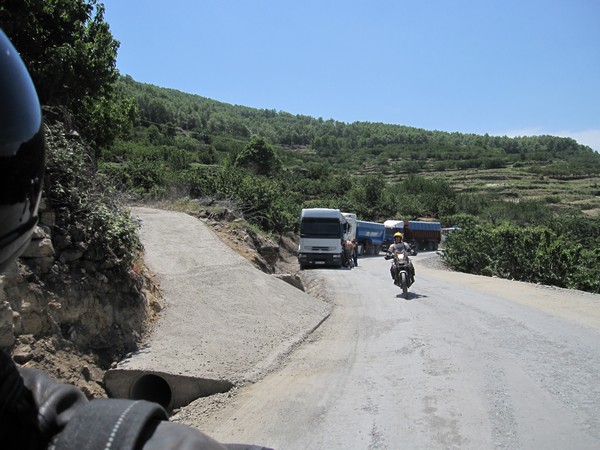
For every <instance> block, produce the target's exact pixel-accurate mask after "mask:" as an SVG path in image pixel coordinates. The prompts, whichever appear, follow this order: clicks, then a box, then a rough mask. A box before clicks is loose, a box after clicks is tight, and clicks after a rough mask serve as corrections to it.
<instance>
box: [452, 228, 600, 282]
mask: <svg viewBox="0 0 600 450" xmlns="http://www.w3.org/2000/svg"><path fill="white" fill-rule="evenodd" d="M442 257H443V259H444V261H445V262H446V264H448V266H450V267H451V268H452V269H454V270H458V271H462V272H468V273H474V274H478V275H486V276H497V277H500V278H508V279H512V280H519V281H527V282H532V283H541V284H546V285H552V286H558V287H564V288H569V289H578V290H582V291H587V292H593V293H600V219H596V220H595V221H591V220H589V219H586V218H583V217H573V216H568V217H564V218H562V219H561V218H555V219H554V222H553V223H552V224H547V225H539V226H527V227H519V226H515V225H510V224H503V225H499V226H490V225H486V224H474V223H470V224H468V225H467V226H463V227H461V229H460V230H458V231H455V232H453V233H452V234H450V236H448V239H447V240H446V242H445V247H444V252H443V255H442Z"/></svg>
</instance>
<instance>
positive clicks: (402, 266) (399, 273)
mask: <svg viewBox="0 0 600 450" xmlns="http://www.w3.org/2000/svg"><path fill="white" fill-rule="evenodd" d="M384 258H385V259H386V260H389V259H393V261H392V267H391V270H392V272H393V273H394V284H395V285H396V286H398V287H399V288H400V289H402V295H403V296H404V298H408V288H409V287H410V286H411V285H412V283H413V278H412V276H411V270H410V259H409V258H408V254H407V252H406V251H400V252H396V251H395V252H393V253H390V252H386V254H385V257H384Z"/></svg>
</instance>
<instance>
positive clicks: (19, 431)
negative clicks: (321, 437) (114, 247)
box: [0, 29, 263, 450]
mask: <svg viewBox="0 0 600 450" xmlns="http://www.w3.org/2000/svg"><path fill="white" fill-rule="evenodd" d="M43 127H44V125H43V120H42V114H41V109H40V105H39V102H38V97H37V94H36V91H35V87H34V85H33V82H32V81H31V78H30V76H29V73H28V72H27V69H26V68H25V65H24V64H23V62H22V60H21V58H20V57H19V54H18V53H17V51H16V50H15V48H14V47H13V46H12V44H11V43H10V41H9V40H8V38H7V36H6V35H5V34H4V32H3V31H2V29H0V274H2V272H4V271H5V270H6V269H7V268H8V267H9V266H10V265H12V264H14V263H15V260H16V259H17V258H18V257H19V255H20V254H21V253H22V252H23V250H24V249H25V248H27V246H28V244H29V242H30V240H31V236H32V233H33V230H34V228H35V227H36V225H37V222H38V207H39V203H40V198H41V194H42V183H43V177H44V161H45V159H44V158H45V152H46V148H45V142H44V128H43ZM4 350H8V349H0V447H2V448H3V449H6V450H12V449H28V450H29V449H45V448H53V449H55V450H60V449H68V450H71V449H73V450H75V449H82V448H86V449H106V448H109V447H110V448H115V449H131V450H133V449H134V448H135V449H141V450H147V449H174V448H177V449H185V450H188V449H215V450H217V449H219V450H226V449H228V448H229V449H260V448H263V447H260V446H245V445H236V444H221V443H219V442H217V441H215V440H214V439H212V438H210V437H209V436H207V435H205V434H203V433H202V432H200V431H198V430H197V429H195V428H192V427H189V426H186V425H183V424H180V423H175V422H169V421H168V415H167V413H166V411H165V410H164V409H163V408H162V406H160V405H159V404H158V403H153V402H149V401H145V400H127V399H114V398H113V399H95V400H92V401H88V399H87V398H86V396H85V395H84V393H83V391H81V390H79V389H78V388H76V387H75V386H73V385H70V384H62V383H56V382H54V381H52V380H51V379H50V378H49V377H48V376H47V375H46V374H45V373H43V372H41V371H39V370H35V369H29V368H22V367H18V366H17V365H16V364H15V362H14V361H13V360H12V358H11V357H10V356H9V354H8V352H5V351H4Z"/></svg>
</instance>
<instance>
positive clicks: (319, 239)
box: [298, 208, 349, 269]
mask: <svg viewBox="0 0 600 450" xmlns="http://www.w3.org/2000/svg"><path fill="white" fill-rule="evenodd" d="M348 231H349V225H348V220H347V219H346V217H345V216H344V215H343V214H342V213H341V212H340V210H339V209H329V208H305V209H303V210H302V213H301V215H300V244H299V245H298V263H299V264H300V269H305V268H307V267H315V266H336V267H341V266H342V261H343V258H342V253H343V247H342V242H343V239H344V235H345V234H347V233H348Z"/></svg>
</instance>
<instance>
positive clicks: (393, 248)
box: [388, 231, 415, 284]
mask: <svg viewBox="0 0 600 450" xmlns="http://www.w3.org/2000/svg"><path fill="white" fill-rule="evenodd" d="M411 250H412V249H411V246H410V245H409V244H408V243H407V242H404V241H403V235H402V233H400V232H399V231H398V232H396V233H394V243H393V244H390V246H389V248H388V253H391V254H394V253H401V252H402V253H404V255H405V257H406V258H407V259H408V254H409V253H410V252H411ZM408 267H409V269H410V278H411V279H410V284H413V283H414V282H415V267H414V266H413V263H412V261H411V260H410V259H408ZM390 274H391V275H392V279H393V280H394V283H395V282H396V266H395V265H394V264H392V266H391V267H390Z"/></svg>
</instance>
